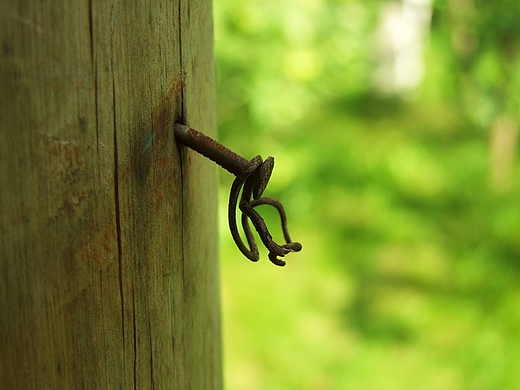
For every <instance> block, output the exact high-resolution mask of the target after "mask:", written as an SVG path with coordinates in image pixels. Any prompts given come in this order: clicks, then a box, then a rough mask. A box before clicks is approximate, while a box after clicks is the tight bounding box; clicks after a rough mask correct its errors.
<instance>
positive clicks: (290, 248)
mask: <svg viewBox="0 0 520 390" xmlns="http://www.w3.org/2000/svg"><path fill="white" fill-rule="evenodd" d="M174 131H175V138H176V139H177V142H179V143H181V144H183V145H185V146H188V147H189V148H191V149H193V150H195V151H197V152H198V153H200V154H202V155H203V156H205V157H207V158H209V159H210V160H212V161H214V162H216V163H217V164H218V165H220V166H221V167H222V168H224V169H226V170H227V171H228V172H231V173H232V174H234V175H235V176H236V178H235V180H234V181H233V184H232V185H231V192H230V194H229V205H228V220H229V229H230V230H231V236H232V237H233V240H234V241H235V243H236V245H237V246H238V249H240V251H241V252H242V253H243V254H244V256H246V257H247V258H248V259H249V260H251V261H258V259H259V258H260V253H259V252H258V247H257V245H256V242H255V239H254V236H253V232H252V231H251V227H250V225H249V221H251V223H252V224H253V226H254V227H255V229H256V231H257V232H258V235H259V236H260V239H261V240H262V243H263V244H264V245H265V247H266V248H267V250H268V251H269V260H271V262H272V263H273V264H276V265H279V266H284V265H285V261H284V260H282V259H280V257H285V256H286V255H287V254H289V253H290V252H299V251H300V250H301V249H302V245H301V244H300V243H299V242H296V241H292V240H291V236H290V235H289V230H288V228H287V217H286V215H285V210H284V208H283V206H282V204H281V203H280V202H279V201H278V200H276V199H273V198H262V194H263V192H264V190H265V188H266V186H267V183H268V182H269V179H270V177H271V173H272V171H273V167H274V158H273V157H268V158H267V159H265V161H263V160H262V157H260V156H256V157H254V158H253V159H251V160H249V161H248V160H246V159H245V158H243V157H241V156H239V155H238V154H236V153H234V152H233V151H231V150H229V149H228V148H226V147H225V146H224V145H222V144H220V143H218V142H217V141H215V140H214V139H212V138H210V137H208V136H207V135H205V134H203V133H201V132H199V131H197V130H195V129H191V128H189V127H187V126H185V125H182V124H180V123H176V124H175V126H174ZM240 194H242V195H240ZM239 198H240V200H239ZM237 205H238V208H239V209H240V211H241V212H242V218H241V223H242V228H243V230H244V234H245V237H246V241H247V245H246V244H245V243H244V241H243V240H242V237H241V236H240V233H239V231H238V226H237ZM261 205H269V206H272V207H274V208H275V209H276V210H277V211H278V213H279V215H280V219H281V224H282V231H283V235H284V239H285V244H283V245H279V244H277V243H276V242H275V241H274V240H273V238H272V236H271V234H270V233H269V229H268V228H267V225H266V224H265V221H264V219H263V218H262V217H261V216H260V214H258V212H257V211H256V210H255V208H256V207H257V206H261Z"/></svg>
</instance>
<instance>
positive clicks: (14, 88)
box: [0, 0, 221, 389]
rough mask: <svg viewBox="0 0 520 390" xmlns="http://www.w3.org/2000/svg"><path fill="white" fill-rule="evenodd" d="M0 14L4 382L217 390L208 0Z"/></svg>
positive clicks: (15, 4)
mask: <svg viewBox="0 0 520 390" xmlns="http://www.w3.org/2000/svg"><path fill="white" fill-rule="evenodd" d="M0 22H1V26H2V27H1V31H0V38H1V51H0V56H1V61H0V73H1V75H0V77H1V78H0V242H1V247H0V313H1V314H0V388H2V389H35V388H41V389H81V388H84V389H107V388H138V389H144V388H155V387H156V388H162V389H166V388H167V389H174V388H175V389H188V388H193V389H219V388H221V356H220V312H219V286H218V265H217V234H216V229H217V223H216V192H217V191H216V185H217V182H216V168H215V167H213V166H212V164H211V163H209V162H206V161H205V160H204V159H202V158H199V157H198V156H195V155H193V154H191V153H190V154H188V157H187V158H185V159H184V160H182V161H181V156H180V154H179V151H178V148H177V146H176V143H175V139H174V137H173V131H172V130H173V123H174V122H175V121H176V120H178V119H182V120H184V121H185V122H186V123H188V124H189V125H191V126H193V127H196V128H197V129H200V130H201V131H204V132H205V133H208V134H213V135H215V132H216V121H215V102H214V88H215V87H214V69H213V53H212V50H213V35H212V15H211V1H210V0H174V1H164V0H157V1H154V2H151V3H150V2H124V1H121V0H113V1H108V2H105V1H98V0H90V1H86V2H81V3H78V2H70V1H65V0H58V1H55V2H51V3H48V2H47V3H46V2H41V1H36V0H27V1H11V0H0Z"/></svg>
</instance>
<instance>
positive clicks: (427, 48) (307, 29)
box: [214, 0, 520, 390]
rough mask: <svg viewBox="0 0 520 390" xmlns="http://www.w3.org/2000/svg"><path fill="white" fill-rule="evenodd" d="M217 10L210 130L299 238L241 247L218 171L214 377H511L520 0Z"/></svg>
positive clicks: (246, 4) (270, 4)
mask: <svg viewBox="0 0 520 390" xmlns="http://www.w3.org/2000/svg"><path fill="white" fill-rule="evenodd" d="M214 13H215V38H216V43H215V50H216V64H217V80H218V100H217V101H218V110H219V131H220V135H219V137H220V140H221V141H222V142H223V143H224V144H226V145H227V146H229V147H230V148H232V149H234V150H235V151H237V152H239V153H240V154H242V155H243V156H245V157H248V158H251V157H253V156H255V155H256V154H261V155H262V156H264V157H267V156H269V155H272V156H274V157H275V161H276V166H275V170H274V172H273V176H272V179H271V182H270V184H269V186H268V187H267V190H266V196H272V197H275V198H278V199H279V200H280V201H281V202H282V203H283V204H284V205H285V207H286V210H287V214H288V219H289V227H290V230H291V235H292V237H293V239H295V240H296V241H300V242H302V244H303V251H302V252H301V253H298V254H292V255H290V256H288V257H287V266H286V267H285V268H278V267H276V266H274V265H272V264H271V263H270V262H269V260H268V259H267V253H266V252H265V251H264V252H262V257H261V260H260V262H259V263H251V262H250V261H248V260H247V259H245V258H244V257H243V256H242V255H241V254H240V252H239V251H238V249H237V248H236V247H235V245H234V244H233V242H232V240H231V236H230V234H229V230H228V227H227V221H226V206H227V204H226V203H227V198H228V190H229V188H230V185H231V182H232V177H231V175H228V174H227V173H225V172H223V173H222V174H221V191H220V205H221V206H220V212H221V218H220V221H221V226H220V231H221V261H222V291H223V332H224V376H225V387H226V388H227V389H228V390H239V389H248V390H255V389H262V390H266V389H363V390H365V389H385V390H389V389H442V390H450V389H519V388H520V284H519V277H518V276H519V271H520V170H519V161H518V151H517V149H518V123H519V120H520V114H519V113H520V102H519V100H520V99H519V91H520V89H519V87H520V56H519V49H520V2H519V1H518V0H495V1H489V0H486V1H484V0H441V1H435V2H433V3H431V2H430V1H428V0H403V1H381V0H377V1H376V0H368V1H356V0H343V1H341V0H214ZM261 212H263V213H264V214H263V215H264V217H265V219H266V220H267V222H268V226H271V229H272V230H274V232H273V233H275V234H274V235H275V236H276V238H277V240H278V241H282V239H281V232H280V231H277V230H276V229H277V227H278V224H279V223H278V220H277V219H276V215H275V214H274V213H272V212H271V210H269V209H265V210H261Z"/></svg>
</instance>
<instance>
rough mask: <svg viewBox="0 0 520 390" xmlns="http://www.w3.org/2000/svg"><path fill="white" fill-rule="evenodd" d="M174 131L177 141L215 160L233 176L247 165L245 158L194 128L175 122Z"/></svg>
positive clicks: (238, 173)
mask: <svg viewBox="0 0 520 390" xmlns="http://www.w3.org/2000/svg"><path fill="white" fill-rule="evenodd" d="M174 131H175V138H176V139H177V141H178V142H180V143H181V144H183V145H186V146H188V147H190V148H191V149H193V150H195V151H197V152H199V153H200V154H202V155H203V156H205V157H207V158H209V159H210V160H212V161H214V162H216V163H217V164H218V165H220V166H221V167H222V168H224V169H225V170H227V171H228V172H231V173H232V174H234V175H235V176H238V175H240V174H241V173H242V172H243V171H244V170H245V168H246V167H247V164H248V161H247V160H246V159H245V158H243V157H241V156H239V155H238V154H236V153H235V152H233V151H231V150H229V149H228V148H226V147H225V146H224V145H222V144H220V143H218V142H217V141H215V140H214V139H213V138H210V137H208V136H207V135H205V134H203V133H201V132H199V131H197V130H195V129H191V128H189V127H188V126H185V125H181V124H180V123H176V124H175V126H174Z"/></svg>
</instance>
